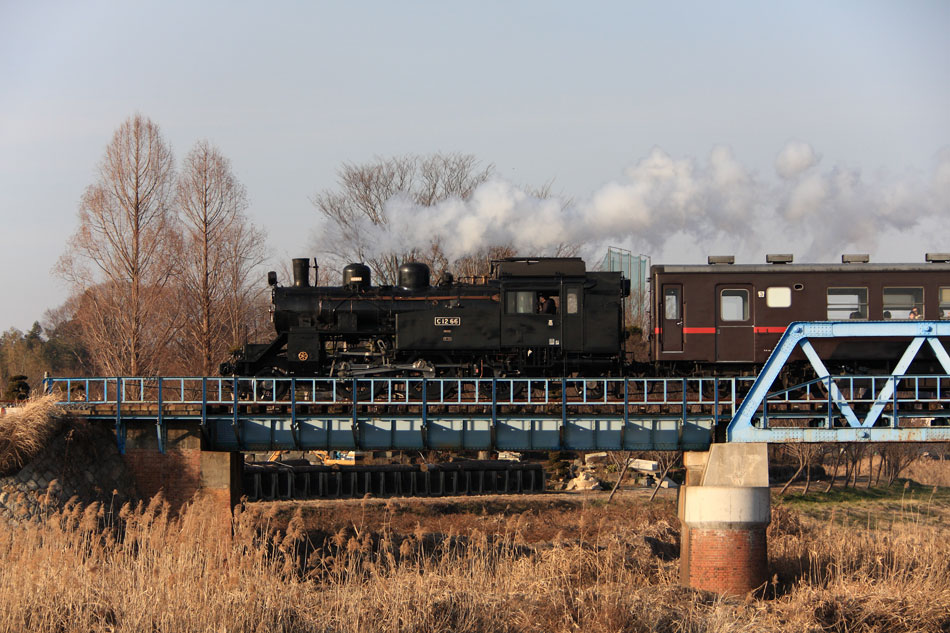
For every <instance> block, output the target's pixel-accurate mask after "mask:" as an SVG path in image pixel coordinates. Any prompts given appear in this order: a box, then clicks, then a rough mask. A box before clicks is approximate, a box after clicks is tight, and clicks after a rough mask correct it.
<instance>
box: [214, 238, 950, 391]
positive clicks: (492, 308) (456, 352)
mask: <svg viewBox="0 0 950 633" xmlns="http://www.w3.org/2000/svg"><path fill="white" fill-rule="evenodd" d="M293 271H294V272H293V276H294V281H293V285H292V286H289V287H283V286H280V285H278V284H277V278H276V274H275V273H273V272H272V273H269V274H268V282H269V284H270V286H271V287H272V304H273V306H272V311H273V314H272V316H273V322H274V327H275V330H276V334H277V336H276V338H275V339H274V340H273V341H271V342H270V343H267V344H249V345H245V346H244V348H243V349H242V350H240V352H238V353H237V354H235V355H234V357H232V359H231V360H229V361H228V362H227V363H224V364H223V365H222V367H221V371H222V373H223V374H225V375H243V376H266V375H296V376H339V377H352V376H387V375H417V376H420V375H421V376H428V377H432V376H476V377H478V376H483V377H491V376H498V377H501V376H568V375H571V374H572V373H576V374H578V375H586V376H610V375H631V374H644V375H663V374H667V375H708V374H721V375H732V374H737V373H746V372H754V371H755V370H756V368H757V367H758V366H760V365H761V364H762V363H763V362H765V360H766V359H767V358H768V355H769V354H770V353H771V351H772V349H773V348H774V347H775V345H776V344H777V342H778V340H779V338H780V337H781V335H782V333H783V332H784V331H785V328H786V327H787V325H788V324H789V323H791V322H792V321H824V320H828V321H841V320H852V319H857V320H888V319H908V318H925V319H943V318H950V254H948V253H928V254H927V257H926V263H925V264H871V263H869V262H868V257H867V256H866V255H845V256H842V263H841V264H804V265H801V264H799V265H796V264H793V262H792V257H791V256H790V255H770V256H768V257H767V263H766V265H754V264H744V265H737V264H735V263H734V259H733V258H731V257H711V258H710V259H709V263H708V264H707V265H695V266H653V267H652V269H651V271H650V288H651V289H652V297H650V298H649V305H650V310H649V314H650V324H649V330H648V332H649V350H650V351H649V360H648V362H641V363H637V364H629V363H627V358H626V354H625V340H624V339H625V333H626V328H625V317H624V315H625V310H624V299H625V298H626V297H628V296H629V294H630V281H629V280H628V279H624V278H623V277H622V276H621V274H620V273H619V272H595V271H588V270H587V269H586V266H585V264H584V262H583V261H582V260H581V259H579V258H573V257H567V258H564V257H559V258H544V257H541V258H524V257H517V258H508V259H502V260H498V261H495V262H492V273H491V275H490V276H489V278H487V279H485V280H484V281H483V283H457V282H455V280H454V279H453V278H452V276H451V275H448V274H446V275H444V276H443V277H442V279H440V280H439V281H438V282H437V283H436V284H434V285H432V284H430V272H429V269H428V267H426V266H425V264H421V263H418V262H408V263H405V264H403V265H402V266H401V267H400V268H399V273H398V282H397V284H396V285H394V286H389V285H384V286H373V285H372V284H371V279H370V270H369V268H368V267H367V266H365V265H364V264H350V265H348V266H346V268H344V270H343V279H342V285H340V286H324V287H313V286H311V285H310V283H309V278H310V263H309V260H307V259H295V260H293ZM904 345H906V342H900V341H893V340H880V341H877V340H868V339H864V340H862V341H847V340H844V341H836V340H827V341H821V342H817V343H816V347H817V348H818V352H819V354H820V355H821V356H822V358H825V359H828V364H829V365H830V366H831V367H838V368H841V369H842V370H849V369H857V368H860V369H869V368H870V369H875V370H889V367H888V366H887V364H888V363H889V362H890V361H891V360H893V359H896V358H898V357H899V356H900V349H897V347H902V346H904ZM926 353H927V352H926V351H925V352H924V354H923V356H922V358H923V362H924V363H926V361H927V357H926ZM923 369H926V368H923Z"/></svg>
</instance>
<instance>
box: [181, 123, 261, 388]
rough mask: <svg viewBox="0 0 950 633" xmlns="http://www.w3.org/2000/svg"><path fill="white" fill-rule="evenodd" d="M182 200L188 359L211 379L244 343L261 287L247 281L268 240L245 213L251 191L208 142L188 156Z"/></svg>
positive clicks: (194, 368) (184, 349) (184, 345)
mask: <svg viewBox="0 0 950 633" xmlns="http://www.w3.org/2000/svg"><path fill="white" fill-rule="evenodd" d="M178 202H179V210H180V215H181V220H182V226H183V233H184V257H183V259H182V274H181V285H182V296H181V299H182V305H183V309H184V311H185V314H184V315H183V316H184V319H183V321H182V332H181V338H180V342H181V343H182V345H181V347H182V350H181V351H182V359H183V361H184V365H185V369H186V370H189V371H200V372H202V373H203V374H204V375H209V374H211V373H212V372H213V370H214V369H215V367H216V364H217V363H218V362H220V361H221V359H223V358H224V357H225V356H226V353H227V350H228V348H229V347H232V346H233V345H234V344H235V343H236V342H237V341H238V340H239V337H240V332H241V329H242V324H243V323H244V321H245V318H246V317H247V316H248V314H249V312H250V310H251V308H252V305H253V301H252V299H253V296H254V292H257V293H260V292H261V290H262V288H263V285H262V284H258V283H254V284H251V283H250V280H249V278H248V277H249V274H250V272H251V271H252V270H254V269H255V268H256V267H257V266H258V265H259V264H260V263H261V262H262V261H263V259H264V249H263V240H264V236H263V233H262V232H261V231H260V230H258V229H256V228H255V227H253V226H252V225H250V224H249V223H248V221H247V218H246V217H245V215H244V211H245V210H246V209H247V206H248V203H247V194H246V192H245V189H244V186H243V185H242V184H241V183H240V182H238V181H237V179H236V178H235V177H234V174H233V173H232V171H231V164H230V161H229V160H228V159H227V158H225V157H224V156H223V155H222V154H221V152H220V151H219V150H218V148H216V147H215V146H213V145H212V144H211V143H209V142H208V141H199V142H198V143H196V144H195V146H194V148H193V149H192V150H191V151H190V152H189V153H188V155H187V156H186V157H185V161H184V165H183V168H182V171H181V175H180V177H179V179H178ZM255 281H257V280H255ZM256 307H257V306H256V305H253V308H256ZM195 351H197V352H198V354H197V355H196V354H195Z"/></svg>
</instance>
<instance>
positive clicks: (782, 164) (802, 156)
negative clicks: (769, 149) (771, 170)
mask: <svg viewBox="0 0 950 633" xmlns="http://www.w3.org/2000/svg"><path fill="white" fill-rule="evenodd" d="M819 160H820V157H819V156H818V155H817V154H815V150H814V149H812V146H811V145H809V144H808V143H804V142H802V141H789V142H788V143H786V144H785V147H783V148H782V150H781V151H780V152H779V153H778V156H776V157H775V171H776V173H778V175H779V176H781V177H782V178H785V179H789V178H795V177H796V176H798V175H800V174H801V173H802V172H804V171H807V170H808V169H811V168H812V167H814V166H815V165H817V164H818V161H819Z"/></svg>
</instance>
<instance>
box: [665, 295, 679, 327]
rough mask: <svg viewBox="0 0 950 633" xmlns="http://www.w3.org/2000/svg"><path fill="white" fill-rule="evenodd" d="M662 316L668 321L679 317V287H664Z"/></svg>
mask: <svg viewBox="0 0 950 633" xmlns="http://www.w3.org/2000/svg"><path fill="white" fill-rule="evenodd" d="M663 316H664V318H666V319H667V320H668V321H672V320H673V319H678V318H680V289H679V288H666V289H665V290H664V291H663Z"/></svg>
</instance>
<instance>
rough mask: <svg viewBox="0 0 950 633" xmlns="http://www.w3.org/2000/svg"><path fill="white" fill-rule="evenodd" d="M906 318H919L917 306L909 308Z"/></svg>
mask: <svg viewBox="0 0 950 633" xmlns="http://www.w3.org/2000/svg"><path fill="white" fill-rule="evenodd" d="M907 318H908V319H912V320H913V319H919V318H920V312H918V311H917V306H914V307H913V308H911V309H910V312H908V313H907Z"/></svg>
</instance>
